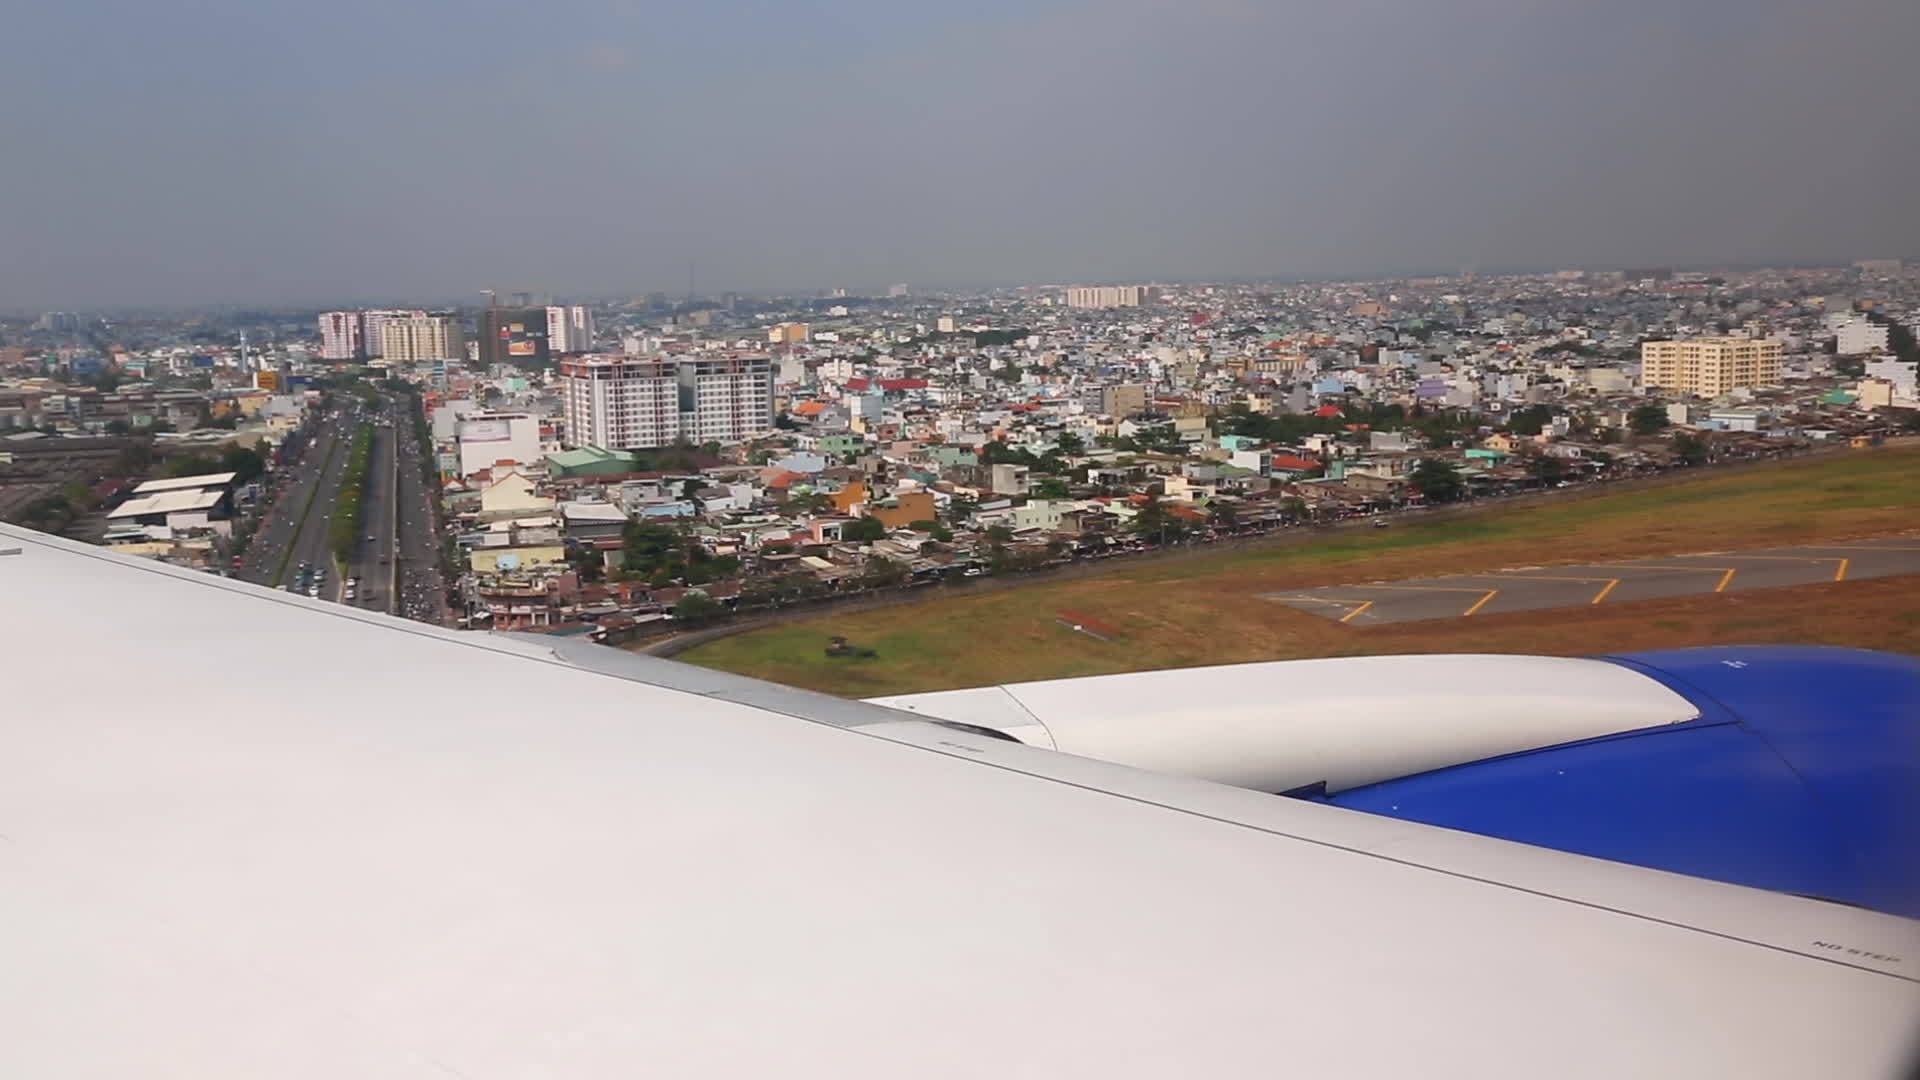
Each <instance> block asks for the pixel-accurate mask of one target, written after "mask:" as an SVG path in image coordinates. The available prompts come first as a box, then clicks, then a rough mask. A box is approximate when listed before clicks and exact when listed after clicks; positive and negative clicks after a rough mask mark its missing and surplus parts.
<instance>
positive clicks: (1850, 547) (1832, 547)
mask: <svg viewBox="0 0 1920 1080" xmlns="http://www.w3.org/2000/svg"><path fill="white" fill-rule="evenodd" d="M1807 546H1808V547H1810V548H1818V549H1820V550H1821V551H1920V546H1913V545H1907V544H1808V545H1807Z"/></svg>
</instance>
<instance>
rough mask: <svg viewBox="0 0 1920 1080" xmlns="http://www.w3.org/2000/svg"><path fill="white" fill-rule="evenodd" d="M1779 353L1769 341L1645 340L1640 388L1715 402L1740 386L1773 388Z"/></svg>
mask: <svg viewBox="0 0 1920 1080" xmlns="http://www.w3.org/2000/svg"><path fill="white" fill-rule="evenodd" d="M1783 351H1784V350H1783V349H1782V347H1781V345H1780V343H1779V342H1778V341H1774V340H1772V339H1770V338H1739V337H1717V338H1696V339H1694V340H1691V341H1649V342H1647V343H1645V344H1644V345H1642V346H1640V383H1641V385H1643V386H1646V387H1649V388H1653V387H1658V388H1661V389H1665V390H1680V391H1683V392H1685V393H1689V394H1694V395H1697V396H1699V397H1718V396H1720V395H1721V394H1724V393H1727V392H1728V391H1730V390H1735V389H1739V388H1741V387H1754V386H1777V385H1779V383H1780V371H1781V366H1782V361H1781V354H1782V352H1783Z"/></svg>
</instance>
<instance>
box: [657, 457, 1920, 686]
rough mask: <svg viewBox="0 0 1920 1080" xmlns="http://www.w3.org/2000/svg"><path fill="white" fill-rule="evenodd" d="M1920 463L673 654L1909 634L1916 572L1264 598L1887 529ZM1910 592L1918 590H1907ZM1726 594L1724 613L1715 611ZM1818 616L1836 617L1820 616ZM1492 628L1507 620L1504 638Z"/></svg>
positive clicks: (1573, 510)
mask: <svg viewBox="0 0 1920 1080" xmlns="http://www.w3.org/2000/svg"><path fill="white" fill-rule="evenodd" d="M1917 473H1920V448H1911V447H1902V448H1883V449H1878V450H1871V451H1858V452H1853V453H1849V454H1845V455H1840V456H1830V457H1821V458H1812V459H1806V460H1801V461H1794V462H1787V463H1783V464H1778V465H1767V466H1758V467H1754V468H1750V469H1743V470H1739V471H1737V472H1728V473H1723V474H1719V475H1715V474H1713V473H1705V474H1703V475H1701V476H1699V477H1689V478H1686V479H1683V480H1679V481H1677V482H1674V483H1670V484H1665V485H1661V486H1656V487H1649V488H1643V489H1639V490H1628V491H1611V492H1605V493H1601V494H1594V495H1587V496H1582V497H1572V498H1566V499H1555V500H1548V501H1544V502H1540V503H1536V504H1533V505H1528V506H1505V507H1489V508H1487V509H1485V510H1480V511H1475V512H1472V513H1469V514H1466V515H1462V516H1458V517H1454V518H1447V519H1434V520H1428V521H1402V522H1400V523H1397V524H1396V525H1395V527H1394V528H1392V529H1383V530H1373V529H1367V530H1364V531H1362V530H1353V531H1348V532H1343V533H1341V534H1338V535H1332V536H1327V537H1325V538H1324V539H1319V538H1316V539H1314V540H1312V541H1310V542H1306V543H1293V544H1287V543H1276V544H1273V545H1271V546H1262V547H1256V548H1246V549H1241V550H1237V551H1233V552H1228V553H1221V554H1215V553H1210V552H1209V553H1205V554H1196V555H1193V556H1191V557H1184V558H1171V559H1163V560H1156V561H1146V562H1142V563H1139V564H1138V565H1131V566H1130V565H1127V564H1125V563H1124V562H1116V563H1115V564H1114V570H1113V572H1111V573H1106V574H1101V575H1097V576H1092V577H1086V578H1079V579H1075V580H1070V581H1049V580H1047V579H1045V578H1039V579H1035V580H1034V581H1033V582H1032V583H1030V584H1026V585H1022V586H1020V587H1017V588H1010V589H1005V590H1001V591H998V592H992V593H983V594H979V595H967V596H935V597H934V598H931V599H929V600H927V601H925V602H922V603H918V604H912V605H907V606H902V607H897V608H890V609H886V610H881V611H871V612H865V613H860V614H846V615H835V614H826V615H821V616H818V617H816V618H811V619H806V620H801V621H796V622H791V623H785V624H782V625H778V626H773V627H768V628H765V629H761V630H756V631H749V632H747V633H744V634H738V635H735V636H732V637H727V638H722V639H720V640H717V641H713V642H710V643H708V644H706V645H703V646H700V647H699V648H696V649H693V650H690V651H688V652H686V653H683V654H681V656H680V659H682V660H685V661H688V662H690V663H695V664H701V665H705V666H708V667H714V668H720V669H723V670H727V671H735V672H739V673H742V674H746V675H753V676H757V677H760V678H766V679H772V680H774V681H776V682H784V683H788V684H790V685H795V686H805V687H809V688H812V689H818V690H824V691H827V692H829V693H837V694H843V695H846V696H852V697H871V696H875V695H879V694H891V693H908V692H913V691H919V690H935V689H946V688H951V687H959V686H978V685H984V684H989V683H996V682H1015V681H1022V680H1028V679H1045V678H1062V677H1067V676H1073V675H1091V674H1101V673H1107V672H1114V671H1132V670H1140V669H1147V668H1164V667H1182V666H1189V665H1195V664H1215V663H1236V662H1245V661H1252V660H1274V659H1286V658H1293V657H1302V656H1328V655H1353V654H1358V653H1367V652H1406V651H1432V650H1436V649H1449V648H1457V649H1469V648H1471V649H1487V650H1492V651H1525V650H1538V651H1543V652H1571V653H1579V652H1595V651H1601V650H1607V649H1620V648H1647V647H1669V646H1672V645H1683V644H1710V643H1713V642H1716V641H1734V640H1758V639H1759V638H1761V637H1765V638H1767V639H1768V640H1794V639H1793V638H1791V637H1787V638H1782V637H1781V634H1782V633H1786V634H1789V635H1790V634H1791V633H1792V632H1793V627H1795V626H1804V627H1805V629H1806V636H1805V637H1804V638H1803V639H1804V640H1823V641H1826V642H1828V643H1833V644H1861V645H1863V646H1865V647H1873V648H1904V649H1915V650H1920V642H1909V641H1908V639H1909V638H1912V637H1914V636H1916V622H1920V618H1916V617H1911V616H1913V613H1914V612H1915V611H1920V596H1913V597H1912V598H1911V599H1905V595H1903V596H1897V597H1893V598H1892V599H1891V601H1890V602H1889V603H1890V606H1889V603H1882V602H1881V601H1882V600H1884V599H1886V598H1885V597H1884V595H1883V594H1885V593H1886V591H1887V590H1888V589H1890V588H1898V587H1899V585H1898V583H1900V582H1906V583H1907V584H1908V585H1910V584H1911V582H1910V580H1909V579H1885V580H1883V581H1881V582H1862V583H1857V584H1841V585H1838V586H1832V587H1815V588H1814V589H1812V591H1808V590H1802V589H1784V590H1777V592H1779V593H1780V594H1782V597H1783V598H1782V599H1777V600H1776V599H1765V598H1764V597H1765V596H1766V594H1746V595H1745V596H1743V597H1741V598H1740V599H1739V601H1738V602H1737V603H1736V602H1735V598H1734V597H1731V596H1720V597H1711V596H1710V597H1704V598H1700V597H1686V598H1679V599H1678V600H1676V601H1647V602H1643V603H1640V604H1630V605H1616V606H1611V607H1601V608H1595V609H1593V610H1591V611H1577V612H1576V611H1568V610H1564V609H1563V610H1556V611H1551V612H1524V613H1517V614H1515V615H1509V616H1489V617H1484V618H1482V617H1476V618H1475V619H1472V620H1446V621H1442V622H1436V623H1417V624H1401V625H1400V626H1397V627H1377V628H1371V629H1366V630H1360V629H1356V628H1353V627H1348V626H1343V625H1340V624H1338V623H1333V622H1331V621H1329V620H1326V619H1321V618H1318V617H1315V616H1312V615H1307V614H1305V613H1303V612H1299V611H1295V610H1293V609H1291V608H1287V607H1285V606H1283V605H1280V604H1276V603H1274V602H1272V601H1269V600H1263V599H1260V598H1259V596H1258V594H1259V593H1263V592H1269V591H1272V590H1274V589H1276V588H1283V587H1310V586H1314V585H1329V584H1338V583H1340V582H1343V581H1353V580H1361V579H1364V580H1373V581H1378V580H1392V579H1395V578H1405V577H1415V576H1420V575H1425V574H1438V573H1460V572H1466V571H1472V570H1485V569H1494V568H1499V567H1507V566H1523V565H1551V564H1554V563H1579V562H1587V561H1592V560H1604V559H1620V558H1629V557H1636V556H1642V555H1657V554H1670V553H1676V552H1687V551H1699V550H1709V549H1728V548H1739V547H1761V546H1766V545H1769V544H1790V543H1795V542H1806V541H1812V540H1837V539H1840V538H1849V537H1863V536H1878V535H1885V534H1888V533H1892V532H1897V531H1902V530H1909V529H1914V528H1917V527H1920V475H1916V474H1917ZM1822 590H1825V591H1822ZM1869 592H1871V594H1872V595H1873V596H1874V597H1875V598H1876V603H1875V605H1874V606H1875V610H1876V612H1877V615H1876V618H1874V619H1871V620H1860V619H1857V618H1854V617H1853V616H1854V615H1855V613H1856V612H1857V611H1858V610H1860V607H1861V605H1860V604H1859V602H1858V601H1859V598H1860V597H1862V596H1864V595H1867V594H1868V593H1869ZM1915 592H1920V590H1915V589H1912V588H1906V589H1905V590H1904V594H1913V593H1915ZM1757 598H1758V599H1757ZM1715 604H1718V605H1721V607H1719V608H1716V607H1713V605H1715ZM1783 604H1788V605H1791V606H1785V607H1783V606H1782V605H1783ZM1702 605H1704V606H1702ZM1829 607H1832V608H1834V610H1833V611H1827V610H1826V609H1827V608H1829ZM1881 607H1884V608H1885V610H1879V608H1881ZM1721 610H1724V611H1725V613H1726V614H1727V615H1728V616H1729V618H1715V617H1714V616H1713V613H1714V612H1716V611H1721ZM1062 611H1071V612H1075V613H1077V614H1079V615H1084V616H1087V617H1091V618H1093V619H1097V620H1100V621H1101V622H1103V623H1106V624H1110V625H1112V626H1114V627H1117V628H1119V629H1120V631H1121V633H1122V637H1121V638H1120V639H1119V640H1116V641H1111V642H1107V641H1101V640H1098V639H1096V638H1093V637H1089V636H1087V635H1085V634H1080V633H1075V632H1073V631H1072V630H1071V629H1070V628H1069V627H1067V626H1064V625H1062V624H1061V619H1060V616H1059V613H1060V612H1062ZM1736 612H1737V613H1738V617H1732V616H1734V615H1735V614H1736ZM1669 616H1671V617H1669ZM1827 616H1833V618H1832V619H1828V621H1827V622H1822V621H1821V620H1822V619H1823V618H1825V617H1827ZM1841 616H1845V618H1841ZM1835 620H1838V621H1835ZM1583 627H1584V628H1587V629H1584V630H1583V629H1582V628H1583ZM1763 627H1764V628H1767V629H1766V630H1765V631H1764V633H1763V632H1762V628H1763ZM1502 628H1508V629H1509V630H1510V634H1507V635H1506V636H1503V630H1502ZM833 634H843V635H845V636H847V637H848V638H850V639H852V640H853V641H854V642H855V643H856V644H859V645H862V646H866V647H869V648H872V649H874V650H875V651H876V652H877V653H878V656H876V657H875V658H872V659H865V660H850V659H835V658H829V657H827V656H825V655H824V645H825V643H826V640H827V638H828V636H829V635H833ZM1743 634H1744V635H1745V636H1743ZM1640 641H1650V642H1657V643H1658V644H1637V643H1636V642H1640Z"/></svg>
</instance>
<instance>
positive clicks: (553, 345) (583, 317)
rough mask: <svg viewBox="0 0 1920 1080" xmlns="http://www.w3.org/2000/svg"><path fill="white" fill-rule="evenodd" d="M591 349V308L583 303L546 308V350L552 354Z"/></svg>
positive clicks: (570, 353) (582, 351)
mask: <svg viewBox="0 0 1920 1080" xmlns="http://www.w3.org/2000/svg"><path fill="white" fill-rule="evenodd" d="M592 351H593V309H591V308H589V307H587V305H585V304H563V305H554V306H551V307H549V308H547V352H548V353H550V354H552V355H554V356H568V355H572V354H574V353H584V352H592Z"/></svg>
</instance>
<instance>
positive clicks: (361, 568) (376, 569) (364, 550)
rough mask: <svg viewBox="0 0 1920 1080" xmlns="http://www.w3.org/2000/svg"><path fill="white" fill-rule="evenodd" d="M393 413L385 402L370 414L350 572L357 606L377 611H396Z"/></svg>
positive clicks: (348, 569) (348, 568) (354, 601)
mask: <svg viewBox="0 0 1920 1080" xmlns="http://www.w3.org/2000/svg"><path fill="white" fill-rule="evenodd" d="M392 417H393V412H392V408H391V406H390V405H389V404H388V403H387V402H385V401H384V400H383V401H382V402H381V404H380V405H378V406H376V407H375V408H374V409H372V410H371V412H370V420H371V423H372V425H373V439H372V444H371V447H370V452H369V453H368V455H367V483H366V496H365V497H366V502H365V503H364V504H363V505H362V507H361V513H360V535H359V536H357V537H355V538H354V544H353V555H352V556H351V560H350V562H349V564H348V567H347V573H348V575H349V576H351V577H352V578H353V579H354V580H355V581H356V582H357V583H358V584H357V586H356V588H355V596H354V599H353V603H354V604H356V605H358V606H360V607H365V608H370V609H372V610H374V611H386V612H392V611H393V610H394V602H393V594H394V588H393V578H394V562H393V559H394V547H395V544H394V513H393V502H394V496H395V492H396V487H395V484H394V464H395V458H396V455H395V452H394V445H393V444H394V431H393V428H392V426H391V424H392Z"/></svg>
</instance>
